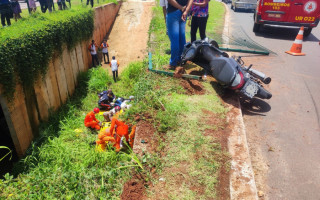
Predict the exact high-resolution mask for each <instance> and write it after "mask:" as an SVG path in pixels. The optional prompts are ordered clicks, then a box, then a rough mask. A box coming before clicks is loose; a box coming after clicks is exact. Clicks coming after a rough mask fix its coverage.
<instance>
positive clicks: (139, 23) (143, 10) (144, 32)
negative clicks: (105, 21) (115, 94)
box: [102, 0, 155, 74]
mask: <svg viewBox="0 0 320 200" xmlns="http://www.w3.org/2000/svg"><path fill="white" fill-rule="evenodd" d="M154 4H155V3H154V2H143V1H140V2H139V1H130V0H129V1H124V2H123V3H122V5H121V8H120V10H119V13H118V15H117V18H116V20H115V22H114V25H113V27H112V30H111V33H110V35H109V36H107V39H108V44H109V57H110V60H111V58H112V56H115V57H116V60H118V61H119V64H120V67H119V73H121V72H122V71H123V70H124V69H125V68H126V66H127V65H128V64H129V63H130V62H134V61H141V60H143V59H144V58H145V56H146V55H147V42H148V38H149V35H148V31H149V25H150V22H151V18H152V6H153V5H154ZM102 66H103V67H105V68H107V69H108V71H110V74H111V70H110V66H109V64H102Z"/></svg>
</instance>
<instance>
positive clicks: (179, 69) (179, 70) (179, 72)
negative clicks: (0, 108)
mask: <svg viewBox="0 0 320 200" xmlns="http://www.w3.org/2000/svg"><path fill="white" fill-rule="evenodd" d="M185 73H186V70H185V69H184V68H183V67H177V68H176V70H175V71H174V74H173V77H176V78H182V74H185Z"/></svg>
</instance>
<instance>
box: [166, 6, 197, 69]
mask: <svg viewBox="0 0 320 200" xmlns="http://www.w3.org/2000/svg"><path fill="white" fill-rule="evenodd" d="M191 6H192V0H168V9H167V17H166V18H167V30H168V36H169V38H170V42H171V58H170V65H169V68H170V69H175V68H176V66H178V65H179V64H180V61H181V54H182V51H183V47H184V45H185V44H186V34H185V33H186V18H187V15H188V12H189V10H190V8H191Z"/></svg>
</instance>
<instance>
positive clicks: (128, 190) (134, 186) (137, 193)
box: [121, 174, 145, 200]
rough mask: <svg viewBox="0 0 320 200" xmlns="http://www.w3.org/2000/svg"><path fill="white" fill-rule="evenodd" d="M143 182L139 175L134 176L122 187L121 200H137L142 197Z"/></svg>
mask: <svg viewBox="0 0 320 200" xmlns="http://www.w3.org/2000/svg"><path fill="white" fill-rule="evenodd" d="M144 185H145V180H144V178H143V177H142V176H141V175H139V174H135V175H134V176H133V177H132V178H131V179H130V180H129V181H127V182H126V183H125V185H124V186H123V192H122V194H121V200H137V199H142V198H143V197H144V191H145V187H144Z"/></svg>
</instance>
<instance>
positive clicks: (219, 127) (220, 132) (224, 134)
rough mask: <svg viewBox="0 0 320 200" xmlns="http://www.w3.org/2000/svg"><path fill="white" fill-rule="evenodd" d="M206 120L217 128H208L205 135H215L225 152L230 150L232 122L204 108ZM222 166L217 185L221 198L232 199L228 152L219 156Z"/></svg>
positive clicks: (206, 122)
mask: <svg viewBox="0 0 320 200" xmlns="http://www.w3.org/2000/svg"><path fill="white" fill-rule="evenodd" d="M202 112H203V113H204V116H205V117H204V121H205V124H207V125H212V124H214V125H215V127H216V128H215V129H206V130H205V131H204V135H206V136H212V137H214V138H215V139H216V140H217V141H218V142H219V143H220V145H221V149H222V151H224V152H227V151H228V138H229V135H230V124H227V122H226V120H225V119H223V118H221V117H220V116H219V115H217V114H215V113H213V112H211V111H208V110H205V109H203V110H202ZM218 159H219V162H220V163H221V167H220V169H219V177H218V180H219V183H218V185H217V186H216V190H217V192H218V196H219V199H223V200H225V199H230V189H229V188H230V178H229V176H230V170H229V165H228V163H229V161H230V158H229V157H228V156H227V155H226V154H221V155H220V156H219V157H218Z"/></svg>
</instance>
